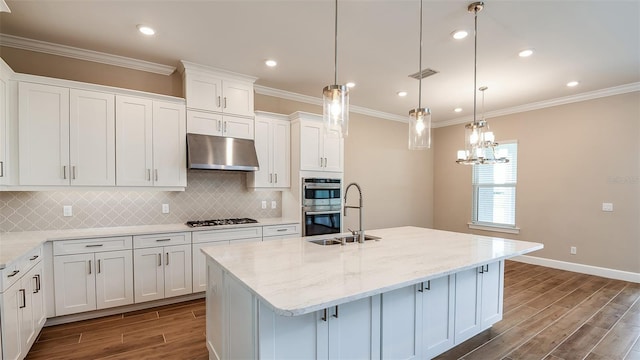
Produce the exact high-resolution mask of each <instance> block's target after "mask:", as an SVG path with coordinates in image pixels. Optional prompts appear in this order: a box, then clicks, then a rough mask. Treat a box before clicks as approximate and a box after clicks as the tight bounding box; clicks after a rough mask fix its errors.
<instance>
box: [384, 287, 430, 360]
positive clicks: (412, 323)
mask: <svg viewBox="0 0 640 360" xmlns="http://www.w3.org/2000/svg"><path fill="white" fill-rule="evenodd" d="M421 311H422V293H420V292H418V289H416V286H415V285H411V286H407V287H404V288H401V289H397V290H393V291H389V292H386V293H384V294H382V315H381V320H382V327H381V345H382V346H381V348H382V358H384V359H417V358H420V334H421V332H422V323H421V320H422V319H421V317H420V315H421Z"/></svg>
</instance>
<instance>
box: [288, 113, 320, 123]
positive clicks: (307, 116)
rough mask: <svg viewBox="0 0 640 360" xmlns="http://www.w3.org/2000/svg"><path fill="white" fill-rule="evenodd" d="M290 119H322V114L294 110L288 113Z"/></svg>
mask: <svg viewBox="0 0 640 360" xmlns="http://www.w3.org/2000/svg"><path fill="white" fill-rule="evenodd" d="M289 119H290V120H311V121H322V115H320V114H313V113H308V112H304V111H296V112H294V113H292V114H290V115H289Z"/></svg>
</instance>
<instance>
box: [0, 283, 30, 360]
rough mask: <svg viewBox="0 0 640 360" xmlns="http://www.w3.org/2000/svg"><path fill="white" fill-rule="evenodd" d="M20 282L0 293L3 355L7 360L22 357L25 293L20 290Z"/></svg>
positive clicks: (15, 359) (17, 359)
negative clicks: (21, 337) (21, 316)
mask: <svg viewBox="0 0 640 360" xmlns="http://www.w3.org/2000/svg"><path fill="white" fill-rule="evenodd" d="M21 289H22V288H21V287H20V282H16V283H15V284H13V285H12V286H11V287H10V288H9V289H7V290H5V292H4V294H0V299H2V302H1V304H2V306H1V307H0V318H1V319H2V346H3V348H2V355H3V359H5V360H19V359H22V358H23V356H22V351H25V352H26V350H23V348H22V344H21V341H20V333H21V329H20V326H21V319H20V314H21V310H22V309H21V306H24V304H23V301H22V300H23V294H22V291H20V290H21Z"/></svg>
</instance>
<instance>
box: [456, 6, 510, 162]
mask: <svg viewBox="0 0 640 360" xmlns="http://www.w3.org/2000/svg"><path fill="white" fill-rule="evenodd" d="M483 7H484V3H483V2H474V3H471V4H470V5H469V7H468V10H469V12H472V13H473V14H474V19H475V31H474V58H473V122H471V123H469V124H466V125H465V126H464V130H465V137H464V142H465V149H464V150H458V160H456V162H457V163H458V164H463V165H480V164H498V163H506V162H509V159H507V158H506V157H505V156H504V154H501V153H498V152H497V151H496V146H498V143H496V142H495V136H494V134H493V132H492V131H491V130H489V124H488V123H487V121H486V120H485V118H484V92H485V90H487V87H486V86H483V87H481V88H480V89H478V90H480V91H482V118H481V119H479V120H478V118H477V116H476V103H477V101H476V95H477V90H476V81H477V67H478V65H477V64H478V12H480V11H481V10H482V8H483Z"/></svg>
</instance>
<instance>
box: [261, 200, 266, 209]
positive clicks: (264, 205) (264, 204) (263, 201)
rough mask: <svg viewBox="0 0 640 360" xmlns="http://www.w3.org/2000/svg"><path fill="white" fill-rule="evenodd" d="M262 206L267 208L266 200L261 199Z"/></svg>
mask: <svg viewBox="0 0 640 360" xmlns="http://www.w3.org/2000/svg"><path fill="white" fill-rule="evenodd" d="M262 208H263V209H266V208H267V200H262Z"/></svg>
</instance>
